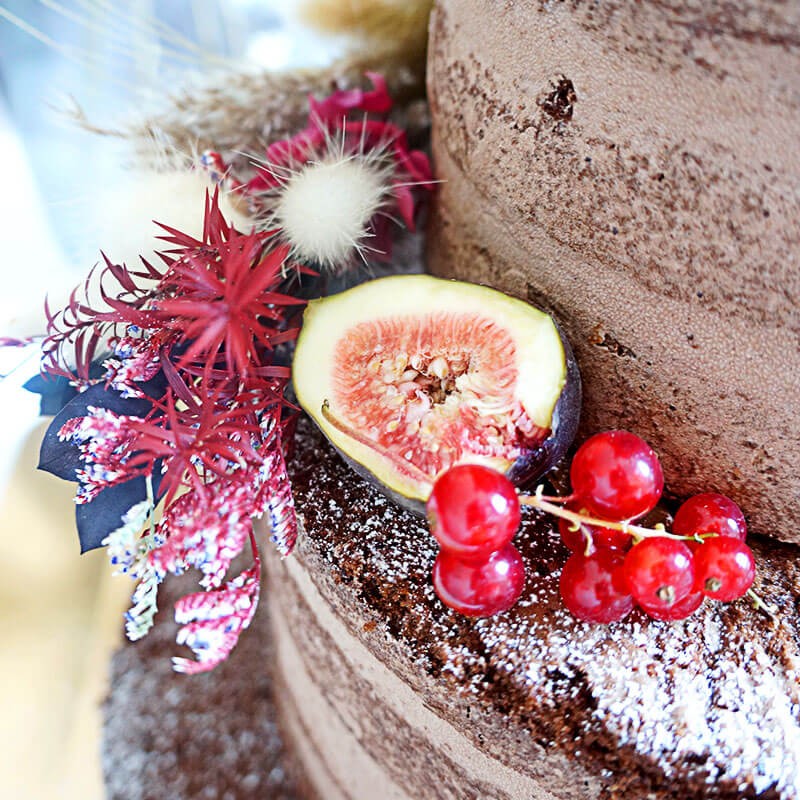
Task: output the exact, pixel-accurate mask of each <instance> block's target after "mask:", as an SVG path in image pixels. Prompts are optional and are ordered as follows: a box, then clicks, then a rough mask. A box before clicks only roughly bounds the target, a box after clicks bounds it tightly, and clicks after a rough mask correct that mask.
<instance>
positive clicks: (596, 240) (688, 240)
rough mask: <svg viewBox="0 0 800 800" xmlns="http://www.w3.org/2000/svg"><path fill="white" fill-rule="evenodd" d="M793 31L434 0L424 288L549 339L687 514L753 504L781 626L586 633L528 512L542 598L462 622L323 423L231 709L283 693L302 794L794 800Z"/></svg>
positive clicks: (718, 8) (793, 23)
mask: <svg viewBox="0 0 800 800" xmlns="http://www.w3.org/2000/svg"><path fill="white" fill-rule="evenodd" d="M798 22H800V7H798V6H797V4H793V3H779V4H768V3H766V2H763V0H753V2H745V0H742V1H741V2H739V3H728V2H725V3H723V2H711V3H703V4H700V3H694V2H689V3H672V2H667V1H666V0H665V1H664V2H652V3H647V4H626V3H621V2H610V3H603V4H602V5H600V4H596V3H589V2H587V3H583V2H579V0H575V1H574V2H540V3H518V2H505V3H497V4H492V5H491V6H488V5H487V4H486V3H477V2H473V1H472V0H460V1H459V2H452V0H440V2H438V3H437V5H436V8H435V10H434V15H433V18H432V27H431V33H432V40H431V47H430V62H429V67H430V69H429V89H430V103H431V111H432V120H433V152H434V156H435V160H436V169H437V173H438V174H437V177H439V178H441V179H442V180H443V181H444V183H443V185H442V186H441V188H440V192H439V196H438V199H437V202H436V205H435V208H434V214H433V220H432V226H431V228H430V230H429V235H428V250H429V255H430V265H431V267H432V269H433V271H434V272H436V273H438V274H440V275H444V276H457V277H461V278H465V279H469V280H473V281H479V282H485V283H488V284H491V285H493V286H495V287H497V288H500V289H503V290H505V291H507V292H509V293H511V294H514V295H516V296H518V297H523V298H527V299H528V300H530V301H531V302H532V303H534V304H535V305H537V306H539V307H542V308H545V309H548V310H550V311H552V312H553V314H554V316H555V317H556V318H557V319H558V321H559V322H560V323H561V324H562V325H563V327H564V329H565V331H566V333H567V335H568V337H569V338H570V339H571V341H572V343H573V345H574V348H575V350H576V355H577V358H578V361H579V362H580V365H581V368H582V371H583V378H584V387H585V395H586V399H585V404H584V405H585V411H584V414H583V428H584V432H585V433H589V432H592V431H595V430H598V429H602V428H631V429H632V430H635V431H636V432H637V433H639V434H641V435H643V436H644V437H645V438H646V439H648V440H649V441H650V443H651V444H652V445H653V446H654V448H655V449H656V450H657V451H658V453H659V454H660V455H663V457H664V466H665V472H666V479H667V484H668V486H669V488H670V489H671V490H672V491H673V492H674V493H675V494H677V495H688V494H691V493H694V492H698V491H704V490H709V489H714V490H717V491H720V492H725V493H726V494H730V495H731V496H732V497H733V498H734V499H735V500H737V501H738V502H739V503H740V504H741V505H742V506H743V507H744V509H745V511H746V513H747V515H748V520H749V521H751V522H752V523H753V527H754V528H755V529H756V530H757V531H759V532H763V533H766V534H769V535H770V536H771V537H773V538H759V537H758V536H754V537H752V547H753V550H754V552H755V555H756V560H757V563H758V578H757V581H756V586H755V588H756V589H757V591H758V592H759V594H760V595H761V596H763V597H765V598H767V599H768V600H769V602H771V603H773V604H774V605H775V607H776V609H777V612H776V613H775V614H774V615H773V614H770V613H768V612H767V611H765V610H763V609H757V608H755V607H753V606H752V605H751V604H749V603H748V602H746V601H739V602H736V603H731V604H721V603H712V602H710V601H706V602H705V604H704V605H703V606H702V607H701V609H700V610H699V611H698V612H697V613H696V614H694V615H693V616H691V617H690V618H688V619H686V620H683V621H680V622H661V621H657V620H654V619H652V618H650V617H648V616H646V615H645V614H644V613H642V612H641V611H639V610H635V611H634V612H633V613H632V614H631V615H630V616H629V617H627V618H626V619H625V620H624V621H623V622H621V623H616V624H612V625H589V624H585V623H581V622H578V621H576V620H575V619H574V618H573V617H572V616H571V615H570V614H569V613H568V611H567V610H566V609H565V608H564V606H563V604H562V602H561V599H560V597H559V587H558V580H559V574H560V571H561V567H562V566H563V564H564V562H565V560H566V558H567V556H568V551H567V550H566V549H565V547H564V546H563V544H562V543H561V540H560V538H559V535H558V532H557V530H556V529H555V528H554V527H553V524H552V521H551V520H548V519H547V518H545V517H544V516H542V515H541V514H539V513H538V512H536V511H534V510H532V509H530V508H526V509H524V511H523V524H522V528H521V530H520V533H519V534H518V535H517V537H516V538H515V540H514V543H515V545H516V546H517V547H518V548H519V550H520V552H521V554H522V557H523V560H524V564H525V572H526V576H527V577H526V586H525V590H524V592H523V594H522V599H521V601H520V602H519V603H518V604H517V605H516V606H515V607H514V608H512V609H511V610H510V611H508V612H505V613H502V614H500V615H497V616H495V617H492V618H488V619H481V620H475V619H469V618H466V617H463V616H460V615H459V614H457V613H455V612H454V611H451V610H449V609H447V608H446V607H445V606H444V605H443V604H442V603H441V602H440V601H439V600H438V599H437V597H436V596H435V593H434V589H433V586H432V583H431V571H432V567H433V563H434V559H435V556H436V552H437V546H436V543H435V541H434V540H433V538H432V536H431V534H430V532H429V530H428V527H427V525H426V523H425V521H424V520H422V519H421V518H418V517H415V516H413V515H412V514H410V513H408V512H407V511H404V510H403V509H401V508H400V507H398V506H396V505H394V504H393V503H392V502H391V501H390V500H388V499H387V498H386V497H385V496H384V495H383V494H381V493H380V492H378V491H377V490H376V489H375V488H374V487H373V486H371V485H370V484H369V483H368V482H365V481H363V480H362V479H360V478H359V477H357V476H356V475H355V474H354V473H353V472H352V471H351V470H350V469H349V468H348V467H347V466H346V465H345V463H344V462H343V461H342V460H341V458H340V457H339V456H338V455H337V454H336V453H335V452H334V451H333V450H332V449H331V447H330V446H329V445H328V444H327V442H326V441H325V440H324V438H323V437H322V435H321V434H320V433H319V432H318V431H317V430H316V429H315V428H313V426H312V425H311V424H310V423H309V422H308V421H302V422H301V423H300V425H299V430H298V437H297V441H296V450H295V454H294V457H293V460H292V462H291V465H290V477H291V481H292V488H293V492H294V497H295V502H296V506H297V510H298V515H299V521H300V536H299V538H298V543H297V546H296V549H295V552H294V554H293V555H292V556H291V557H290V558H287V559H285V560H280V559H278V558H277V557H275V556H272V557H270V555H271V554H270V555H268V556H267V558H266V567H267V569H266V573H267V574H266V578H265V587H264V599H265V601H266V603H267V605H268V607H269V614H268V615H265V614H263V613H261V614H259V615H258V616H257V617H256V621H255V622H254V626H255V627H256V628H257V629H258V632H257V633H254V632H253V631H250V632H248V633H247V634H245V638H246V637H247V636H255V635H259V636H263V635H264V632H265V628H264V626H268V627H269V631H270V636H271V646H272V647H274V650H273V651H272V653H273V654H272V656H271V657H268V658H267V659H263V660H262V659H259V658H257V657H254V656H253V655H252V654H251V655H250V657H249V658H248V662H247V665H246V667H242V666H241V664H239V666H238V667H237V668H236V669H234V670H233V672H232V673H231V672H229V673H228V674H227V675H226V681H227V686H228V687H231V686H233V687H238V686H245V685H248V683H249V682H251V681H252V674H253V670H257V671H260V670H271V672H272V674H273V677H272V680H273V681H274V686H275V692H274V700H275V703H276V705H277V708H278V715H279V717H280V719H281V724H282V730H283V737H284V739H285V742H286V744H287V746H288V747H289V749H291V750H292V752H293V758H296V759H297V761H298V762H299V764H300V769H301V772H302V774H303V775H304V779H305V780H306V781H307V782H308V784H309V785H310V787H311V788H310V789H309V793H310V794H311V795H317V796H319V797H322V798H325V799H326V800H328V798H330V799H331V800H338V799H339V798H341V799H342V800H344V799H345V798H347V799H348V800H373V798H375V797H387V798H418V799H420V800H424V799H425V798H475V797H481V798H497V799H498V800H501V799H507V800H511V798H514V799H515V800H516V798H570V800H572V799H573V798H606V800H612V799H616V800H622V799H623V798H625V799H632V798H648V799H649V800H658V799H660V798H681V799H682V800H684V799H685V798H772V799H774V800H789V798H800V678H799V677H798V670H799V669H800V633H799V632H798V629H797V627H796V616H797V612H798V609H800V559H799V558H798V557H799V556H800V549H798V547H797V546H796V544H797V543H800V533H798V529H797V526H796V525H795V524H794V523H795V521H796V519H797V511H796V508H797V503H798V501H800V496H799V495H800V484H798V473H799V472H800V469H799V468H800V448H798V447H797V443H798V441H797V433H796V422H797V420H798V418H800V405H798V396H799V394H800V383H799V382H800V349H798V347H797V335H798V332H800V316H798V305H797V300H798V292H799V291H800V270H798V265H797V260H796V258H797V256H796V251H797V244H798V240H800V227H798V226H799V225H800V223H798V217H797V214H796V211H797V199H796V186H797V182H798V181H797V179H798V176H800V157H798V153H797V151H796V149H793V144H794V132H795V131H796V130H797V129H798V127H799V126H798V123H800V103H799V102H798V100H797V96H796V90H795V89H794V87H793V84H792V81H793V78H792V76H796V75H797V74H800V54H799V51H800V48H799V47H798V45H800V39H798V38H797V29H798V28H797V23H798ZM776 539H785V540H787V542H788V543H782V542H779V541H776ZM748 541H750V540H748ZM235 659H236V656H234V660H232V661H231V665H230V666H233V665H234V664H237V662H236V660H235ZM211 680H213V678H212V679H211ZM154 691H155V690H154ZM257 723H258V721H257V720H256V719H254V720H253V727H254V729H255V727H256V725H257ZM270 752H271V753H273V754H274V752H275V748H273V749H272V750H271V751H270ZM272 758H273V756H272V755H270V759H272ZM269 763H270V767H272V766H274V761H270V762H269ZM266 768H267V766H266V764H265V769H266ZM207 781H208V783H207V784H206V785H207V786H210V787H214V786H216V785H217V783H214V779H213V778H212V777H208V778H207ZM253 781H255V779H253ZM219 785H220V786H221V785H222V784H219ZM254 785H255V784H254ZM224 787H225V791H228V792H232V793H233V794H232V796H243V797H244V796H250V795H247V794H244V793H243V794H241V795H237V794H236V789H235V786H234V787H233V788H231V785H230V784H229V783H225V784H224ZM291 791H295V789H294V785H292V788H291ZM209 792H210V794H208V796H213V788H211V789H209ZM198 796H201V795H199V794H198Z"/></svg>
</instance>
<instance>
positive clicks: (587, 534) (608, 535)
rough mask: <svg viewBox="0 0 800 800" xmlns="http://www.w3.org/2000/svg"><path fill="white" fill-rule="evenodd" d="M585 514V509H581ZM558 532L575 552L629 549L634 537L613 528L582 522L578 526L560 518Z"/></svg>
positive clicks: (562, 539)
mask: <svg viewBox="0 0 800 800" xmlns="http://www.w3.org/2000/svg"><path fill="white" fill-rule="evenodd" d="M580 513H581V514H585V513H586V512H585V510H581V512H580ZM558 532H559V533H560V534H561V541H562V542H564V544H565V545H566V546H567V547H568V548H569V549H570V550H572V552H573V553H586V552H592V551H593V550H627V549H628V548H629V547H630V546H631V542H632V541H633V537H632V536H631V535H630V534H629V533H625V532H623V531H617V530H614V529H613V528H600V527H598V526H596V525H587V524H586V523H585V522H582V523H580V525H579V526H578V527H577V529H576V526H575V525H573V523H571V522H570V521H569V520H566V519H563V518H559V520H558Z"/></svg>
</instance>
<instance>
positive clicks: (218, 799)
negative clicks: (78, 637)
mask: <svg viewBox="0 0 800 800" xmlns="http://www.w3.org/2000/svg"><path fill="white" fill-rule="evenodd" d="M196 590H197V580H196V576H195V575H187V576H186V577H185V578H179V579H176V578H170V580H169V581H167V582H166V583H165V584H164V585H163V586H162V587H161V590H160V593H159V606H161V608H162V609H164V612H162V613H160V614H159V616H158V618H157V621H156V626H155V628H154V629H153V630H152V631H151V633H150V634H149V635H148V636H147V638H145V639H143V640H142V641H141V642H137V643H135V644H132V643H127V644H126V645H125V646H124V647H122V648H121V649H120V650H119V651H118V652H117V653H116V654H115V655H114V659H113V662H112V665H111V681H110V685H111V688H110V692H109V696H108V698H107V700H106V702H105V704H104V707H103V717H104V725H103V740H102V763H103V776H104V779H105V786H106V796H107V798H108V800H199V799H200V798H204V799H205V798H208V800H212V799H213V800H266V798H269V800H307V798H309V797H311V796H313V795H312V794H311V792H310V790H309V789H308V788H307V787H306V785H305V781H304V780H302V778H301V777H300V770H299V768H298V765H297V763H296V762H295V760H294V758H293V756H292V754H291V752H290V750H289V749H287V747H286V744H285V742H284V737H283V736H282V735H281V732H280V730H279V727H278V719H277V711H276V708H275V691H276V689H275V685H274V681H273V676H272V670H270V669H265V668H264V667H265V665H269V664H273V663H274V662H275V658H276V656H275V649H274V646H273V644H272V641H271V638H270V635H269V626H268V624H267V614H266V613H265V610H264V609H262V612H264V613H261V614H260V615H258V616H256V619H255V621H254V622H253V625H252V626H251V628H250V630H248V631H247V634H246V635H245V636H242V639H241V641H240V643H239V645H238V646H237V647H236V649H235V650H234V651H233V653H232V655H231V657H230V658H229V659H228V660H227V661H226V662H225V663H224V664H222V665H221V666H219V667H217V668H216V669H215V670H214V671H213V672H210V673H208V674H206V675H195V676H191V677H189V676H187V675H179V674H178V673H176V672H173V670H172V665H171V663H170V657H171V656H173V655H176V654H177V653H178V652H179V651H180V648H178V647H177V646H176V644H175V634H176V632H177V630H178V626H177V625H176V624H175V623H174V622H172V621H171V620H170V619H168V618H167V617H168V616H169V615H170V612H171V610H172V608H171V606H172V603H174V602H175V601H176V600H177V599H178V598H179V597H180V596H181V595H184V594H186V593H187V592H192V591H196ZM181 655H186V653H185V652H184V653H181Z"/></svg>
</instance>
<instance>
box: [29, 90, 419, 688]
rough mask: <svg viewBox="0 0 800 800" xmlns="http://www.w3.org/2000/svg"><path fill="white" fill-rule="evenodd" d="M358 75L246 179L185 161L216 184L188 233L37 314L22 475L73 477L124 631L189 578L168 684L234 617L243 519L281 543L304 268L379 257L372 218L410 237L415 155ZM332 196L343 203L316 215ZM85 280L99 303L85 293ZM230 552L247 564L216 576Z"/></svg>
mask: <svg viewBox="0 0 800 800" xmlns="http://www.w3.org/2000/svg"><path fill="white" fill-rule="evenodd" d="M370 77H371V79H372V81H373V84H374V88H373V89H372V90H371V91H363V90H361V89H354V90H348V91H344V90H340V91H336V92H334V93H333V94H332V95H330V96H329V97H327V98H325V99H324V100H321V101H317V100H314V99H313V98H312V99H311V100H310V106H311V109H310V115H309V118H308V123H307V126H306V127H305V128H304V129H303V130H301V131H300V132H299V133H297V134H295V135H293V136H292V137H291V138H289V139H286V140H284V141H280V142H274V143H273V144H272V145H271V146H270V147H269V148H268V149H267V152H266V156H265V157H264V158H261V157H260V156H256V155H252V157H251V158H248V159H246V163H248V164H253V165H254V167H253V169H252V174H250V175H243V176H242V177H240V176H239V175H238V174H234V170H233V169H232V168H228V167H226V166H225V165H224V162H223V161H222V157H221V156H220V155H219V154H218V153H213V152H209V153H205V154H204V155H203V157H201V159H200V162H199V164H198V168H206V169H207V170H208V171H209V173H210V175H211V177H212V179H214V180H215V182H217V183H218V184H219V185H220V186H218V188H217V190H216V191H215V192H214V193H213V195H209V196H208V197H207V201H206V206H205V215H204V221H203V233H202V236H200V237H199V238H195V237H193V236H190V235H188V234H185V233H182V232H181V231H178V230H175V229H173V228H171V227H169V226H167V225H161V229H162V235H161V236H159V237H158V238H159V239H160V240H161V241H163V242H164V243H165V245H166V249H165V251H164V252H162V253H160V254H159V255H160V259H161V262H162V263H161V264H156V263H153V262H152V261H148V260H146V259H144V258H143V259H142V262H141V265H139V266H138V267H132V266H130V265H125V264H116V263H113V262H111V261H110V260H108V259H105V260H104V264H103V265H102V266H101V267H100V268H98V269H97V270H95V271H94V272H93V273H92V274H90V276H89V278H87V281H86V283H85V285H84V286H83V287H82V288H80V289H76V290H75V291H74V292H73V294H72V296H71V298H70V301H69V303H68V305H67V306H66V308H64V309H61V310H58V311H54V310H51V309H47V319H48V335H47V337H46V339H45V340H44V343H43V367H42V370H43V374H42V376H40V377H37V378H35V379H34V380H33V381H31V382H29V388H30V389H31V390H33V391H37V392H39V393H41V394H42V396H43V397H42V410H43V411H44V412H45V413H56V416H55V419H54V420H53V422H52V424H51V425H50V427H49V429H48V431H47V433H46V435H45V438H44V442H43V444H42V449H41V461H40V468H41V469H44V470H47V471H49V472H51V473H53V474H55V475H57V476H59V477H61V478H64V479H67V480H72V481H77V483H78V491H77V497H76V502H77V504H78V511H77V523H78V533H79V537H80V541H81V547H82V550H84V551H85V550H89V549H92V548H95V547H99V546H106V547H107V550H108V553H109V557H110V559H111V562H112V564H113V565H114V566H115V567H116V569H117V571H118V572H120V573H125V574H128V575H130V576H131V577H132V578H134V579H136V580H137V581H138V582H139V583H138V586H137V588H136V590H135V592H134V595H133V606H132V608H131V609H130V611H129V612H128V614H127V624H126V628H127V633H128V636H129V637H130V638H131V639H137V638H140V637H141V636H143V635H144V634H145V633H146V632H147V631H148V630H149V628H150V627H151V625H152V623H153V618H154V615H155V612H156V608H157V588H158V585H159V583H160V582H161V581H162V580H163V579H164V578H165V576H166V575H167V574H169V573H173V574H177V573H181V572H184V571H185V570H187V569H189V568H196V569H198V570H199V571H200V572H201V574H202V577H201V580H200V585H201V587H202V591H200V592H197V593H194V594H191V595H189V596H187V597H184V598H183V599H182V600H180V601H179V602H178V603H177V604H176V608H175V615H176V619H177V621H178V622H179V623H180V624H181V625H182V626H183V627H182V628H181V629H180V632H179V634H178V642H179V643H180V644H185V645H188V646H189V647H190V648H191V649H192V650H193V651H194V653H195V655H196V658H197V660H191V659H187V658H175V659H174V666H175V669H176V670H178V671H181V672H187V673H195V672H201V671H205V670H209V669H212V668H213V667H214V666H216V665H217V664H219V663H220V662H221V661H222V660H224V659H225V658H226V657H227V656H228V654H229V653H230V651H231V650H232V648H233V647H234V646H235V644H236V641H237V640H238V637H239V634H240V633H241V631H242V630H244V629H245V628H246V627H247V626H248V625H249V623H250V621H251V619H252V617H253V614H254V612H255V609H256V606H257V602H258V593H259V581H260V558H259V545H258V542H257V541H256V537H255V535H254V533H253V526H252V520H253V518H254V517H261V516H264V515H266V516H267V517H268V520H269V523H270V530H271V537H272V541H273V542H274V544H275V546H276V547H277V549H278V551H279V552H280V553H281V554H282V555H287V554H288V553H289V552H290V551H291V549H292V547H293V545H294V542H295V539H296V536H297V520H296V516H295V511H294V506H293V502H292V495H291V488H290V486H289V481H288V476H287V473H286V464H285V455H286V452H287V449H288V448H289V446H290V444H291V437H292V430H293V425H294V421H295V419H296V414H297V408H296V406H295V405H294V404H293V403H292V401H291V400H290V399H289V398H288V397H287V387H288V382H289V377H290V368H289V366H288V360H289V355H288V354H289V352H290V349H291V343H292V341H293V340H294V339H295V337H296V336H297V333H298V322H299V312H300V311H301V310H302V308H303V305H304V304H305V299H304V298H305V297H306V296H307V295H308V294H309V293H312V294H313V292H314V291H315V286H316V287H317V288H318V283H316V284H315V282H314V281H315V276H316V275H317V274H318V273H319V272H320V271H323V270H324V271H330V272H339V271H341V270H344V269H346V268H349V267H353V265H354V261H355V259H356V258H357V257H359V256H360V257H361V258H362V259H363V260H364V261H365V262H368V261H370V260H371V259H373V258H375V257H386V255H387V253H388V248H389V246H390V224H389V223H390V221H391V220H396V221H397V222H402V224H404V225H405V226H406V227H407V228H413V225H414V218H415V214H416V211H417V201H418V200H419V199H420V196H421V195H422V194H423V193H424V191H425V190H427V189H429V188H430V186H431V173H430V169H429V166H428V161H427V157H426V156H425V154H424V153H422V152H420V151H415V150H412V149H410V148H409V146H408V144H407V141H406V138H405V133H404V131H403V130H402V129H401V128H399V127H397V126H396V125H394V124H392V123H391V122H389V121H388V120H387V114H388V112H389V111H390V109H391V106H392V100H391V98H390V96H389V93H388V91H387V88H386V84H385V82H384V81H383V79H382V78H381V76H379V75H371V76H370ZM239 169H241V168H239ZM343 174H344V175H345V180H344V181H342V180H341V176H342V175H343ZM353 187H354V188H353ZM221 190H222V191H226V192H229V193H230V194H229V196H230V199H232V200H234V201H236V202H238V203H240V204H241V205H244V206H247V207H248V208H249V209H250V210H251V212H254V214H255V217H254V223H255V224H254V225H253V227H252V230H250V231H249V232H242V231H239V230H237V229H236V228H234V227H233V226H232V225H231V224H229V222H228V221H226V219H225V217H224V216H223V213H222V212H221V210H220V202H219V201H220V196H219V192H220V191H221ZM343 190H346V191H348V192H349V194H348V197H347V199H346V200H345V201H344V202H343V203H338V202H337V203H331V202H330V200H331V198H332V197H333V198H337V193H341V192H342V191H343ZM315 198H320V200H319V201H318V202H317V203H316V206H315V205H314V200H315ZM298 202H299V207H300V209H301V216H305V217H310V218H311V219H312V220H313V219H316V223H315V224H312V225H302V224H300V225H294V224H293V220H295V219H296V218H297V214H295V215H294V216H293V214H292V213H291V212H287V211H286V208H287V207H288V206H291V205H292V203H294V205H295V207H298ZM343 206H344V207H345V210H346V211H349V212H350V213H349V215H348V214H345V216H344V217H343V216H342V208H343ZM332 213H334V214H336V220H335V223H336V224H334V225H326V224H325V220H326V217H328V216H330V214H332ZM320 231H322V232H323V233H324V232H326V231H327V232H328V234H329V236H328V237H327V238H326V237H325V236H324V235H323V236H320ZM343 231H344V232H345V234H346V236H345V237H344V238H342V232H343ZM301 262H306V263H308V262H310V265H306V263H301ZM90 285H91V286H92V287H97V288H94V289H93V292H94V294H95V295H97V294H99V297H100V298H101V301H102V302H100V303H97V302H94V303H93V302H92V301H91V300H90V294H91V293H90ZM248 544H249V545H250V549H251V553H252V565H251V566H250V567H248V568H247V569H245V570H244V571H243V572H241V573H240V574H239V575H238V576H236V577H234V578H232V579H227V573H228V569H229V567H230V565H231V562H232V560H233V559H234V558H235V557H236V556H237V555H239V553H240V552H241V551H242V550H243V549H244V548H245V547H246V546H247V545H248Z"/></svg>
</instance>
